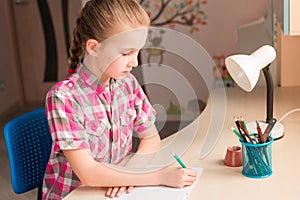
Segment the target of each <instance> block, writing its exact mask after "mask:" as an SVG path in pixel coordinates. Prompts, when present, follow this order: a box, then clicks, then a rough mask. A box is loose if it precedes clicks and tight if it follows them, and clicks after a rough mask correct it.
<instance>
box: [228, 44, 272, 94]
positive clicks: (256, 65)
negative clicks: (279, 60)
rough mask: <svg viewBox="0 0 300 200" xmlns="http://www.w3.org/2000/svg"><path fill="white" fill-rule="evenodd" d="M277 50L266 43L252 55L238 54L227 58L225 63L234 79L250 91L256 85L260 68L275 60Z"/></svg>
mask: <svg viewBox="0 0 300 200" xmlns="http://www.w3.org/2000/svg"><path fill="white" fill-rule="evenodd" d="M275 58H276V51H275V49H274V48H273V47H272V46H270V45H264V46H262V47H260V48H259V49H257V50H256V51H255V52H253V53H252V54H251V55H244V54H238V55H233V56H229V57H227V58H226V59H225V65H226V67H227V70H228V72H229V74H230V75H231V77H232V78H233V80H234V81H235V82H236V83H237V84H238V85H239V86H240V87H241V88H242V89H243V90H245V91H247V92H250V91H251V90H252V89H253V88H254V87H255V85H256V83H257V81H258V78H259V73H260V70H261V69H262V68H264V67H266V66H267V65H268V64H270V63H271V62H273V60H274V59H275Z"/></svg>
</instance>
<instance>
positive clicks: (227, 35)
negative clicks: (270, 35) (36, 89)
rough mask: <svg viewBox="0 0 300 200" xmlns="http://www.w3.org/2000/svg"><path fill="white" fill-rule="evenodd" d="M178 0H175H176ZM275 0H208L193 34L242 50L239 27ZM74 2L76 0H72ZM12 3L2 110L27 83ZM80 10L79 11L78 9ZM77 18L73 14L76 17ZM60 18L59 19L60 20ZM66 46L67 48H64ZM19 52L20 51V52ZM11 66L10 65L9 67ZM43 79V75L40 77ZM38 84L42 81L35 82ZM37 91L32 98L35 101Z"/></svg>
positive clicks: (219, 47)
mask: <svg viewBox="0 0 300 200" xmlns="http://www.w3.org/2000/svg"><path fill="white" fill-rule="evenodd" d="M174 1H175V0H174ZM270 1H271V0H264V1H262V0H252V1H248V0H240V1H217V0H214V1H213V0H210V1H207V4H206V5H205V6H203V9H204V10H205V12H206V13H207V15H208V19H207V23H208V24H207V26H206V27H203V28H201V30H200V31H199V32H195V33H194V34H190V36H191V37H192V38H193V39H195V40H197V41H198V42H199V43H200V44H201V45H202V46H203V47H204V48H205V49H206V50H207V52H208V53H209V54H210V55H211V56H214V55H217V56H218V55H224V56H228V55H230V54H233V53H237V52H238V44H237V28H238V27H239V26H241V25H243V24H246V23H249V22H251V21H253V20H256V19H259V18H260V17H261V16H264V15H265V14H266V13H267V12H268V9H269V6H270ZM48 2H51V4H50V5H51V6H52V7H51V6H50V7H51V9H52V10H51V12H52V14H53V15H56V17H55V19H58V18H59V16H58V15H57V13H56V12H60V9H59V8H57V7H56V9H53V6H54V5H56V4H58V1H48ZM72 2H73V1H72ZM9 5H11V1H10V0H3V1H1V7H0V11H1V13H0V15H1V16H0V23H1V27H4V28H3V29H2V30H8V31H10V32H7V31H1V38H0V42H1V46H2V47H6V48H1V50H0V56H1V57H0V58H1V61H2V65H1V71H2V72H3V73H1V74H0V80H2V79H5V81H6V88H7V89H6V90H5V92H0V95H1V96H0V97H1V105H0V112H3V111H5V110H6V109H8V108H9V107H11V106H12V105H14V103H17V102H20V101H21V100H22V94H21V92H20V88H22V87H23V85H22V83H21V80H20V78H19V77H18V75H17V74H18V73H17V65H18V63H17V60H18V59H17V58H16V57H14V53H16V52H15V51H16V49H17V48H16V44H15V43H16V41H15V38H13V35H14V34H13V31H12V30H13V27H12V24H13V23H12V19H11V16H12V14H11V13H9V10H10V9H8V6H9ZM76 12H77V11H76ZM72 19H73V18H72ZM56 21H57V20H56ZM70 25H71V26H72V25H73V24H72V21H71V20H70ZM55 26H56V32H57V35H58V37H59V38H60V39H59V41H60V43H63V42H62V39H61V37H62V36H61V29H62V28H61V26H60V25H59V23H58V24H56V25H55ZM181 31H182V32H184V33H186V34H189V30H187V29H184V28H181ZM37 42H38V43H43V41H37ZM60 49H63V48H60ZM16 55H17V54H16ZM59 62H60V65H62V67H63V68H60V78H62V77H63V74H64V72H65V71H66V68H65V67H66V66H65V63H66V62H65V60H64V55H62V57H61V58H60V61H59ZM6 66H9V67H6ZM30 71H36V70H35V69H32V70H27V71H26V72H25V73H30ZM186 74H187V75H191V76H193V73H192V72H186ZM33 75H34V76H43V74H39V75H36V74H33ZM38 80H39V79H38ZM191 80H192V81H193V82H194V83H193V85H197V84H198V82H197V80H194V78H193V77H191ZM34 84H35V85H38V84H42V83H34ZM38 98H39V99H38V100H40V97H38ZM34 100H35V99H34V95H33V98H32V99H31V101H34Z"/></svg>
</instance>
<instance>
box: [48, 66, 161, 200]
mask: <svg viewBox="0 0 300 200" xmlns="http://www.w3.org/2000/svg"><path fill="white" fill-rule="evenodd" d="M46 109H47V112H46V113H47V117H48V122H49V127H50V132H51V136H52V139H53V141H54V142H53V146H52V152H51V155H50V159H49V162H48V165H47V167H46V172H45V177H44V182H43V184H44V186H43V199H55V200H57V199H62V198H63V197H65V196H66V195H67V194H69V193H70V192H71V191H72V190H74V189H75V188H77V187H78V186H80V185H81V182H80V180H79V179H78V178H77V176H76V175H75V173H74V172H73V170H72V168H71V166H70V163H69V162H68V161H67V160H66V158H65V156H64V154H63V153H62V150H67V149H89V150H90V151H91V153H92V155H93V157H94V159H95V160H96V161H98V162H105V163H112V164H118V163H119V162H121V161H122V160H123V159H124V158H125V157H126V155H128V153H129V152H130V151H131V148H132V135H133V131H136V132H141V131H144V130H145V129H147V128H149V127H150V126H151V125H152V124H153V123H154V121H155V110H154V109H153V107H152V106H151V104H150V102H149V101H148V99H147V97H146V95H145V94H144V92H143V90H142V89H141V87H140V85H139V83H138V82H137V80H136V79H135V77H134V76H133V75H131V74H129V75H128V76H126V77H125V78H124V79H122V80H113V79H111V82H110V86H109V87H108V86H107V85H105V84H103V83H101V82H100V81H99V79H97V77H96V76H94V75H93V74H92V73H91V72H90V71H89V70H88V69H87V68H86V67H85V66H84V65H81V66H80V68H79V69H78V72H77V73H75V74H73V75H71V76H70V77H68V78H67V79H65V80H64V81H61V82H59V83H57V84H56V85H55V86H54V87H53V88H52V89H51V90H50V91H49V92H48V94H47V98H46Z"/></svg>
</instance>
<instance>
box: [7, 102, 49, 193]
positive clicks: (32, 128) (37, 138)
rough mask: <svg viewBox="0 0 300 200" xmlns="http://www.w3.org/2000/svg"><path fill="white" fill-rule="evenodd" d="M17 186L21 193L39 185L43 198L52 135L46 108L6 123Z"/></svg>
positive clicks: (14, 185)
mask: <svg viewBox="0 0 300 200" xmlns="http://www.w3.org/2000/svg"><path fill="white" fill-rule="evenodd" d="M4 138H5V143H6V147H7V152H8V159H9V165H10V176H11V184H12V187H13V190H14V192H15V193H17V194H21V193H25V192H27V191H30V190H32V189H35V188H38V195H37V199H42V185H43V177H44V173H45V168H46V165H47V163H48V159H49V156H50V152H51V146H52V139H51V135H50V132H49V127H48V121H47V118H46V114H45V109H44V108H39V109H37V110H34V111H31V112H28V113H26V114H23V115H21V116H19V117H17V118H15V119H13V120H11V121H9V122H8V123H7V124H5V126H4Z"/></svg>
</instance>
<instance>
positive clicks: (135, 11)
mask: <svg viewBox="0 0 300 200" xmlns="http://www.w3.org/2000/svg"><path fill="white" fill-rule="evenodd" d="M149 24H150V19H149V16H148V15H147V13H146V12H145V10H144V9H143V8H142V7H141V5H140V4H139V3H138V2H137V0H90V1H88V2H87V3H86V4H85V6H84V7H83V8H82V9H81V11H80V13H79V16H78V17H77V20H76V24H75V28H74V30H73V41H72V44H71V47H70V50H69V52H70V57H69V59H68V66H69V70H68V72H69V73H70V74H72V73H75V72H76V69H77V66H78V64H79V63H80V62H83V60H84V54H85V45H86V42H87V40H89V39H95V40H97V41H98V42H102V41H104V40H105V39H107V38H108V37H109V36H110V35H109V34H110V32H112V30H113V28H114V27H115V26H117V25H127V26H130V27H132V28H135V27H138V26H149Z"/></svg>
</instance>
